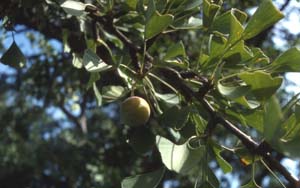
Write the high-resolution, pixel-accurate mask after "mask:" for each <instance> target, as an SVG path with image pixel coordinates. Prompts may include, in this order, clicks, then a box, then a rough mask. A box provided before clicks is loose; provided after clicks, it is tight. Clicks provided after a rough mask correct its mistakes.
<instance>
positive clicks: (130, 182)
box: [121, 168, 165, 188]
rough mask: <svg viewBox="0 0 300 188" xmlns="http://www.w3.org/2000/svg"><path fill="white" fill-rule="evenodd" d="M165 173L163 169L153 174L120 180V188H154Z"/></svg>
mask: <svg viewBox="0 0 300 188" xmlns="http://www.w3.org/2000/svg"><path fill="white" fill-rule="evenodd" d="M164 173H165V168H160V169H158V170H156V171H154V172H150V173H146V174H140V175H135V176H131V177H127V178H125V179H123V180H122V183H121V185H122V186H121V187H122V188H141V187H143V188H156V187H157V186H158V184H159V182H160V181H161V179H162V177H163V175H164Z"/></svg>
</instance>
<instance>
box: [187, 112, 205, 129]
mask: <svg viewBox="0 0 300 188" xmlns="http://www.w3.org/2000/svg"><path fill="white" fill-rule="evenodd" d="M191 120H192V122H193V123H194V124H195V127H196V130H197V132H198V133H200V134H204V132H205V129H206V126H207V121H206V120H205V119H203V118H202V117H201V116H200V115H199V114H198V113H193V114H192V115H191Z"/></svg>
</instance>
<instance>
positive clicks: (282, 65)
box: [270, 47, 300, 72]
mask: <svg viewBox="0 0 300 188" xmlns="http://www.w3.org/2000/svg"><path fill="white" fill-rule="evenodd" d="M270 66H271V69H272V70H273V71H274V72H300V50H299V49H298V48H296V47H294V48H291V49H289V50H287V51H285V52H284V53H283V54H281V55H280V56H278V57H277V58H276V59H275V60H274V61H273V63H272V64H271V65H270Z"/></svg>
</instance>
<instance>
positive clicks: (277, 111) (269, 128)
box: [264, 96, 283, 143]
mask: <svg viewBox="0 0 300 188" xmlns="http://www.w3.org/2000/svg"><path fill="white" fill-rule="evenodd" d="M282 119H283V114H282V111H281V107H280V105H279V102H278V100H277V98H276V97H275V96H273V97H272V98H270V99H269V100H268V101H267V103H266V104H265V109H264V137H265V139H266V140H267V141H270V143H271V142H272V141H274V140H276V139H278V137H279V136H280V133H281V132H282V131H283V130H282V127H281V123H282Z"/></svg>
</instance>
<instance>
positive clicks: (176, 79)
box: [161, 68, 300, 188]
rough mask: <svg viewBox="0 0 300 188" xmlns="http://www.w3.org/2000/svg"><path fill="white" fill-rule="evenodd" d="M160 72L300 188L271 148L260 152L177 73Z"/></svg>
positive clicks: (299, 184)
mask: <svg viewBox="0 0 300 188" xmlns="http://www.w3.org/2000/svg"><path fill="white" fill-rule="evenodd" d="M161 72H162V74H163V75H164V76H165V77H166V78H167V79H168V81H169V83H170V84H171V85H173V87H174V88H176V89H178V90H179V91H181V93H182V94H183V96H184V97H185V98H186V99H187V100H190V99H191V98H195V99H196V100H197V101H198V102H199V103H200V104H202V105H203V106H204V108H205V109H206V110H207V112H208V113H209V114H210V116H211V117H212V118H217V121H216V122H217V123H219V124H221V125H223V126H224V127H225V128H226V129H227V130H228V131H230V132H231V133H232V134H234V135H235V136H236V137H238V138H239V139H240V140H241V142H242V143H243V144H244V145H245V146H246V148H247V149H248V150H250V151H251V152H252V153H253V154H256V155H259V156H261V157H263V158H264V160H265V161H266V162H267V163H268V164H269V165H270V167H271V169H272V170H276V171H277V172H279V173H280V174H282V175H283V176H284V177H285V179H286V180H288V181H289V183H290V184H291V185H292V186H293V187H295V188H300V181H299V180H298V179H296V178H295V177H294V176H293V175H292V174H291V173H290V172H289V171H288V170H287V169H286V168H285V167H284V166H283V165H282V164H281V163H280V162H279V161H277V160H276V159H274V158H273V157H272V156H271V152H276V151H275V150H274V149H273V148H271V146H269V149H268V150H262V149H261V148H262V147H260V146H261V145H260V144H259V143H257V142H256V141H254V140H253V139H252V138H251V137H250V136H248V135H247V134H245V133H244V132H242V131H241V130H240V129H238V128H237V127H236V126H235V125H234V124H233V123H231V122H230V121H229V120H226V119H225V118H224V117H223V116H221V115H219V114H218V112H216V111H215V110H214V108H213V107H212V106H211V105H210V104H209V102H207V101H206V100H205V99H204V95H203V94H201V93H199V92H194V91H193V90H192V89H191V88H189V87H188V86H187V85H186V84H185V83H184V82H183V79H182V78H181V76H180V75H179V74H178V73H177V72H175V71H173V70H171V69H166V68H164V69H161ZM262 144H264V142H262ZM270 151H271V152H270Z"/></svg>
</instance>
